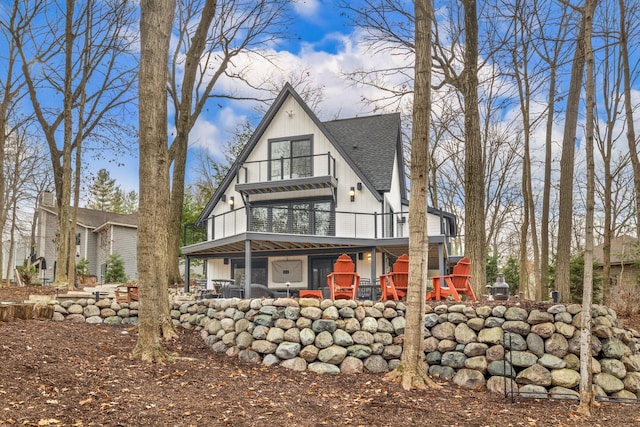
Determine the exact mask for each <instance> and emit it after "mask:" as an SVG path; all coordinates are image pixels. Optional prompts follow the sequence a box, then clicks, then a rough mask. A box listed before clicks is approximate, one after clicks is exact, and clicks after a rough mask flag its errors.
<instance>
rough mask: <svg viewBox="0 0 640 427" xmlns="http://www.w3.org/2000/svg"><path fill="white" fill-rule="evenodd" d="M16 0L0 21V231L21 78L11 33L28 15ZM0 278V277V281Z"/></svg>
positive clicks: (0, 253)
mask: <svg viewBox="0 0 640 427" xmlns="http://www.w3.org/2000/svg"><path fill="white" fill-rule="evenodd" d="M18 5H19V2H18V0H14V2H13V4H12V6H11V10H10V13H9V18H8V19H6V20H5V19H3V20H0V32H2V36H3V38H4V39H5V43H6V46H7V49H6V52H5V56H3V62H4V64H3V65H4V66H3V69H4V70H5V72H6V74H4V76H3V78H2V80H0V94H1V95H0V96H1V98H0V146H1V147H2V150H0V231H2V230H4V228H5V224H6V222H7V218H8V214H9V206H10V205H11V204H12V203H10V201H9V200H7V198H6V194H7V181H6V177H5V175H4V171H6V170H9V168H8V167H7V166H6V162H7V159H6V156H7V153H8V152H9V147H8V142H7V141H8V138H10V137H11V136H12V135H13V134H14V131H15V129H17V128H18V127H19V126H20V121H19V120H17V114H16V107H17V106H18V105H19V101H20V99H21V98H22V96H23V93H22V88H23V87H24V79H22V78H21V76H20V73H19V71H18V67H19V65H20V64H19V63H18V59H17V56H18V51H17V49H16V44H15V43H14V40H13V37H12V34H13V33H14V32H16V31H19V28H21V27H23V26H25V25H27V24H28V23H29V22H30V20H31V17H30V16H20V15H19V14H18ZM2 257H3V251H1V250H0V266H1V265H3V259H2ZM1 279H2V277H0V280H1Z"/></svg>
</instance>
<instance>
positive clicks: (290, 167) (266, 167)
mask: <svg viewBox="0 0 640 427" xmlns="http://www.w3.org/2000/svg"><path fill="white" fill-rule="evenodd" d="M313 176H332V177H334V178H337V175H336V159H335V158H334V157H333V156H332V155H331V153H323V154H314V155H308V156H291V157H280V158H277V159H270V160H255V161H249V162H244V163H243V164H242V166H241V169H240V171H239V173H238V175H237V177H236V183H237V184H249V183H256V182H267V181H281V180H285V179H300V178H310V177H313Z"/></svg>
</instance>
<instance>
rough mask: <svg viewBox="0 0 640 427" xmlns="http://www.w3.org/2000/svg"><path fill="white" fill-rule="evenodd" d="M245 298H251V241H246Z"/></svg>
mask: <svg viewBox="0 0 640 427" xmlns="http://www.w3.org/2000/svg"><path fill="white" fill-rule="evenodd" d="M244 297H245V298H251V240H245V241H244Z"/></svg>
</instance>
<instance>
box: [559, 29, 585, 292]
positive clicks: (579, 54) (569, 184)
mask: <svg viewBox="0 0 640 427" xmlns="http://www.w3.org/2000/svg"><path fill="white" fill-rule="evenodd" d="M584 32H585V22H584V19H582V23H581V24H580V34H579V35H578V39H577V41H576V52H575V54H574V57H573V64H572V68H571V82H570V84H569V95H568V98H567V113H566V115H565V124H564V136H563V139H562V157H561V160H560V165H561V168H560V212H559V217H558V224H559V227H558V250H557V252H558V253H557V261H556V279H555V280H556V284H555V287H556V289H557V290H558V291H559V292H560V300H561V301H562V302H563V303H567V302H570V301H571V291H570V290H571V287H570V277H569V264H570V262H571V241H572V236H571V233H572V227H573V226H572V224H573V190H574V189H573V169H574V152H575V145H576V128H577V126H578V114H579V107H580V93H581V90H582V79H583V74H584V62H585V59H584V37H585V35H584Z"/></svg>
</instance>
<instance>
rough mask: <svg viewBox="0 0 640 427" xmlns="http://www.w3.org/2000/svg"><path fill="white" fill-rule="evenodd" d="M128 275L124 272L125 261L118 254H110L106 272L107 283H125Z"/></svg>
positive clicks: (105, 279) (105, 280)
mask: <svg viewBox="0 0 640 427" xmlns="http://www.w3.org/2000/svg"><path fill="white" fill-rule="evenodd" d="M126 281H127V275H126V274H125V272H124V261H123V260H122V258H121V257H120V255H118V254H112V255H109V258H107V262H106V270H105V274H104V282H105V283H124V282H126Z"/></svg>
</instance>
